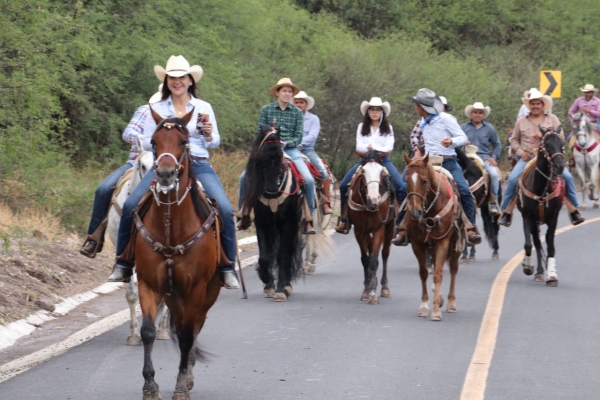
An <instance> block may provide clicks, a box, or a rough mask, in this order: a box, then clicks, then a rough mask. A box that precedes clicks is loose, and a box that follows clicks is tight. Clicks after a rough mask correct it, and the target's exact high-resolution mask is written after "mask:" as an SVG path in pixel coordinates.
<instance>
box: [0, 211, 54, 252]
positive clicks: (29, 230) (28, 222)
mask: <svg viewBox="0 0 600 400" xmlns="http://www.w3.org/2000/svg"><path fill="white" fill-rule="evenodd" d="M0 221H2V222H0V237H1V238H2V241H3V246H4V248H5V249H6V246H7V244H8V240H9V238H15V237H17V238H22V237H24V236H32V234H33V233H34V232H36V231H38V232H40V233H41V234H42V235H43V236H45V237H47V238H48V239H50V240H55V239H58V238H61V237H64V236H65V235H66V231H65V229H64V228H63V226H62V225H61V220H60V218H59V217H57V216H55V215H53V214H51V213H49V212H47V211H45V210H43V209H41V208H28V209H25V210H23V211H18V212H14V211H12V210H11V209H10V208H9V207H8V206H7V205H6V204H5V203H0Z"/></svg>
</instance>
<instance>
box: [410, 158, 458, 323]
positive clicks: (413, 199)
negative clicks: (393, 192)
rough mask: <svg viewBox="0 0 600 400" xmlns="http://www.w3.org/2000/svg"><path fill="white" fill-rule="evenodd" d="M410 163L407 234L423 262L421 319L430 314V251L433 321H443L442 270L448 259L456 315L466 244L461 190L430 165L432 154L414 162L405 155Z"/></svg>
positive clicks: (450, 299) (450, 307)
mask: <svg viewBox="0 0 600 400" xmlns="http://www.w3.org/2000/svg"><path fill="white" fill-rule="evenodd" d="M404 159H405V161H406V163H407V164H408V167H407V174H406V184H407V192H408V195H407V211H408V213H409V216H410V217H409V218H407V219H406V221H407V224H406V228H407V233H408V236H409V237H410V238H411V244H412V249H413V252H414V253H415V256H416V257H417V259H418V260H419V275H420V276H421V284H422V296H421V306H420V308H419V317H427V316H428V315H429V304H428V302H429V295H428V294H427V276H428V275H429V272H428V271H427V265H426V261H425V256H426V252H427V250H428V249H429V251H430V252H431V254H432V255H433V265H434V272H433V283H434V297H433V310H432V312H431V320H432V321H441V320H442V311H441V307H442V306H443V304H444V299H443V298H442V295H441V293H440V287H441V285H442V271H443V269H444V263H445V262H446V260H447V261H448V263H449V264H450V276H451V280H450V292H449V293H448V306H447V309H446V311H447V312H456V304H455V300H456V296H455V294H454V284H455V281H456V274H457V273H458V262H459V258H460V255H461V252H462V248H463V245H464V223H463V218H462V208H461V207H460V200H459V197H458V190H457V189H456V187H455V185H454V182H450V181H449V180H448V178H446V177H445V176H443V175H442V174H441V173H438V172H436V170H435V169H434V168H433V166H432V165H431V164H430V163H429V155H426V156H425V157H424V158H415V159H413V160H411V159H410V158H408V156H407V155H406V154H405V155H404Z"/></svg>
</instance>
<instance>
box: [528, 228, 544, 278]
mask: <svg viewBox="0 0 600 400" xmlns="http://www.w3.org/2000/svg"><path fill="white" fill-rule="evenodd" d="M531 235H532V236H533V244H534V246H535V252H536V255H537V271H536V274H535V277H534V278H533V280H534V282H541V281H543V280H544V267H543V263H544V262H545V261H546V260H544V258H543V255H542V252H543V247H542V241H541V240H540V226H539V225H538V224H536V223H534V224H533V226H532V229H531ZM532 268H533V266H532Z"/></svg>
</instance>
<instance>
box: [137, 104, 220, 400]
mask: <svg viewBox="0 0 600 400" xmlns="http://www.w3.org/2000/svg"><path fill="white" fill-rule="evenodd" d="M151 112H152V117H153V118H154V121H155V122H156V124H157V128H156V131H155V132H154V135H153V136H152V141H151V143H152V147H153V151H154V153H155V156H156V160H155V162H154V167H153V168H154V171H155V180H154V181H153V183H152V185H151V187H150V189H151V190H150V192H151V194H149V197H147V201H146V202H144V200H142V203H141V206H140V207H139V208H140V209H144V208H147V211H146V212H145V214H144V215H143V216H140V211H139V210H136V214H135V215H134V220H135V225H136V228H137V231H138V234H137V235H136V236H135V242H134V243H135V250H134V254H135V259H136V269H137V278H138V286H139V296H140V306H141V309H142V328H141V336H142V342H143V344H144V368H143V376H144V381H145V383H144V387H143V395H144V400H156V399H160V398H161V397H160V391H159V387H158V384H157V383H156V382H155V381H154V373H155V371H154V366H153V365H152V348H153V344H154V340H155V338H156V327H155V325H154V321H155V319H156V314H157V307H158V305H159V304H160V303H161V301H164V302H165V304H166V305H167V307H168V308H169V311H170V314H171V317H170V318H171V319H170V322H171V330H172V333H173V334H174V335H176V336H177V340H178V343H179V349H180V352H181V357H180V362H179V374H178V375H177V384H176V386H175V394H174V395H173V399H176V400H186V399H189V391H190V390H191V389H192V387H193V385H194V377H193V372H192V369H193V367H194V364H195V362H196V353H197V352H199V350H198V348H197V346H196V338H197V336H198V334H199V333H200V330H201V329H202V327H203V326H204V322H205V320H206V314H207V312H208V310H209V309H210V308H211V306H212V305H213V304H214V303H215V301H216V300H217V297H218V296H219V291H220V289H221V282H220V278H219V276H218V273H217V265H218V263H219V256H220V243H219V233H218V230H219V229H218V224H219V222H218V218H217V211H216V207H212V206H211V205H210V203H209V202H208V200H206V198H204V195H203V194H202V193H201V192H200V190H198V187H197V182H196V177H195V174H194V172H193V170H192V168H191V164H190V152H189V132H188V130H187V128H186V125H187V124H188V122H189V121H190V119H191V118H192V115H193V112H194V111H193V110H192V111H190V112H189V113H187V114H186V115H185V116H184V117H183V118H168V119H165V120H163V119H162V118H161V116H160V115H158V114H157V113H156V112H155V111H154V110H151Z"/></svg>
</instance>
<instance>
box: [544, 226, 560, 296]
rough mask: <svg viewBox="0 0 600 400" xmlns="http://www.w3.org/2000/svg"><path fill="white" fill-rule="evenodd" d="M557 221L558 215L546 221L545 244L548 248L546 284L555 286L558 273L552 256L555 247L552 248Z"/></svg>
mask: <svg viewBox="0 0 600 400" xmlns="http://www.w3.org/2000/svg"><path fill="white" fill-rule="evenodd" d="M557 223H558V216H557V217H556V218H555V219H554V221H552V222H550V223H548V231H547V232H546V246H547V248H548V260H547V261H546V271H547V277H546V286H550V287H556V286H558V275H557V273H556V258H554V255H555V251H556V249H555V248H554V234H555V231H556V224H557Z"/></svg>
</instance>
